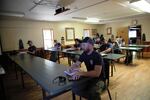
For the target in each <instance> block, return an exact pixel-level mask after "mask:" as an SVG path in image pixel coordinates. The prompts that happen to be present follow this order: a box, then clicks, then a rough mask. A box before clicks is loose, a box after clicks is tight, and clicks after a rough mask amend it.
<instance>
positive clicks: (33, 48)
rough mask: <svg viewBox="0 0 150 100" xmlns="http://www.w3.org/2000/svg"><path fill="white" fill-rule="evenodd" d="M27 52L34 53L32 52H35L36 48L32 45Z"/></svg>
mask: <svg viewBox="0 0 150 100" xmlns="http://www.w3.org/2000/svg"><path fill="white" fill-rule="evenodd" d="M28 51H30V52H34V51H36V47H35V46H34V45H33V46H30V47H29V48H28Z"/></svg>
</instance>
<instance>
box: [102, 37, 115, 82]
mask: <svg viewBox="0 0 150 100" xmlns="http://www.w3.org/2000/svg"><path fill="white" fill-rule="evenodd" d="M112 47H113V46H112V43H111V41H108V42H106V41H105V40H103V41H101V46H100V49H99V52H100V53H105V54H107V53H111V52H112ZM104 64H105V74H106V79H108V84H109V60H107V59H104Z"/></svg>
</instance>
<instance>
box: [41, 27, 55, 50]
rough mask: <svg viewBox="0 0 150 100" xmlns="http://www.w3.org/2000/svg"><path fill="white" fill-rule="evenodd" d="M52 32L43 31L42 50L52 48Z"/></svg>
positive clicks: (49, 30) (50, 30) (48, 30)
mask: <svg viewBox="0 0 150 100" xmlns="http://www.w3.org/2000/svg"><path fill="white" fill-rule="evenodd" d="M53 35H54V31H53V30H52V29H43V38H44V49H45V50H46V49H49V48H51V47H53V44H54V43H53V41H54V38H53Z"/></svg>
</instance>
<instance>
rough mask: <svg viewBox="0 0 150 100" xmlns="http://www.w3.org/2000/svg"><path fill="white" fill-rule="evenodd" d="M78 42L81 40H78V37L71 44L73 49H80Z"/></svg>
mask: <svg viewBox="0 0 150 100" xmlns="http://www.w3.org/2000/svg"><path fill="white" fill-rule="evenodd" d="M80 44H81V40H79V39H77V38H76V39H75V44H74V45H73V47H74V48H75V49H80Z"/></svg>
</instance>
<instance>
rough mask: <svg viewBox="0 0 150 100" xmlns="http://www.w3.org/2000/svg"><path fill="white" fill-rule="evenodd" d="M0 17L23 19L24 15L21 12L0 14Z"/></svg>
mask: <svg viewBox="0 0 150 100" xmlns="http://www.w3.org/2000/svg"><path fill="white" fill-rule="evenodd" d="M0 15H3V16H15V17H24V15H25V14H24V13H21V12H0Z"/></svg>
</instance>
